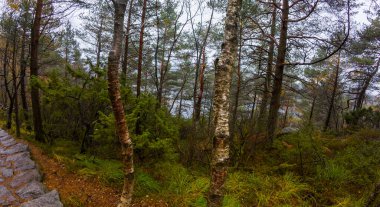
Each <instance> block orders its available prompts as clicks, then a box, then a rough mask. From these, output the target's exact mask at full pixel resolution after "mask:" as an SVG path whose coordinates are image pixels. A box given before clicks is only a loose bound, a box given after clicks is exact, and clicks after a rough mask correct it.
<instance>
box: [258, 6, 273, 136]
mask: <svg viewBox="0 0 380 207" xmlns="http://www.w3.org/2000/svg"><path fill="white" fill-rule="evenodd" d="M275 3H276V0H273V4H275ZM272 7H273V11H272V25H271V32H270V35H271V37H272V38H274V37H275V35H276V14H277V12H276V11H277V8H276V6H275V5H272ZM273 56H274V39H271V40H270V43H269V50H268V65H267V71H266V75H265V84H264V92H263V97H262V100H261V104H260V109H259V118H258V125H257V126H258V131H259V132H262V131H263V129H264V127H265V123H266V121H267V120H266V119H267V110H268V107H267V106H268V99H269V97H270V86H271V82H272V67H273Z"/></svg>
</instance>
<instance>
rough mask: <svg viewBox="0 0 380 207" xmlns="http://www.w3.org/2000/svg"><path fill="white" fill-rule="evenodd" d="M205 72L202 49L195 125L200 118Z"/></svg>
mask: <svg viewBox="0 0 380 207" xmlns="http://www.w3.org/2000/svg"><path fill="white" fill-rule="evenodd" d="M205 70H206V48H205V47H204V48H203V51H202V65H201V70H200V71H199V72H200V73H199V93H198V97H197V102H196V104H195V108H196V109H195V110H194V111H195V117H194V121H195V124H197V123H198V122H199V119H200V116H201V108H202V98H203V91H204V73H205Z"/></svg>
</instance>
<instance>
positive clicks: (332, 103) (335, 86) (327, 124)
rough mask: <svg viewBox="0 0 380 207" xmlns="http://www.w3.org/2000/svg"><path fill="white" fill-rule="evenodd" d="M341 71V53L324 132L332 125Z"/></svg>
mask: <svg viewBox="0 0 380 207" xmlns="http://www.w3.org/2000/svg"><path fill="white" fill-rule="evenodd" d="M339 69H340V52H339V53H338V61H337V65H336V69H335V75H334V85H333V91H332V92H331V99H330V104H329V110H328V111H327V117H326V121H325V125H324V127H323V131H326V130H327V128H328V127H329V125H330V119H331V114H332V111H333V108H334V103H335V97H336V91H337V88H338V81H339Z"/></svg>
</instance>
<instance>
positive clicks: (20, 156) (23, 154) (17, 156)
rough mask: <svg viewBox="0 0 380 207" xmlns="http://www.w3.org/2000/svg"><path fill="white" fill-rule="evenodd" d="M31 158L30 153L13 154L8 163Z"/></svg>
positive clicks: (8, 158)
mask: <svg viewBox="0 0 380 207" xmlns="http://www.w3.org/2000/svg"><path fill="white" fill-rule="evenodd" d="M29 157H30V153H29V152H20V153H16V154H13V155H9V156H8V157H7V159H6V161H7V162H9V161H16V160H18V159H24V158H29Z"/></svg>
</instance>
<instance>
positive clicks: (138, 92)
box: [136, 0, 147, 97]
mask: <svg viewBox="0 0 380 207" xmlns="http://www.w3.org/2000/svg"><path fill="white" fill-rule="evenodd" d="M146 1H147V0H144V3H143V8H142V14H141V29H140V42H139V57H138V63H137V84H136V87H137V88H136V96H137V97H139V96H140V93H141V72H142V58H143V47H144V29H145V14H146Z"/></svg>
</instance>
